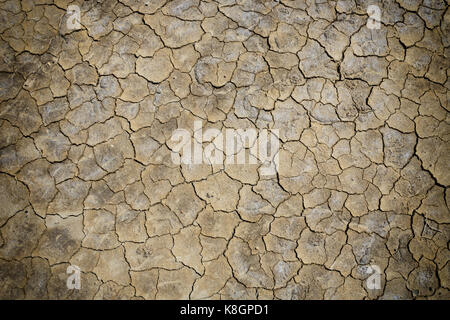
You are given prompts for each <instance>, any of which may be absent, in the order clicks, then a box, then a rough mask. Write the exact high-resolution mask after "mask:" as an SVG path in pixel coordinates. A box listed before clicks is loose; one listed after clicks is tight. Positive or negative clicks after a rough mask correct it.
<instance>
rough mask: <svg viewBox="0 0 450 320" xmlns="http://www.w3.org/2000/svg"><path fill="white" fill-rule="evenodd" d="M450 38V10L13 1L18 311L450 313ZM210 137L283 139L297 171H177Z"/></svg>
mask: <svg viewBox="0 0 450 320" xmlns="http://www.w3.org/2000/svg"><path fill="white" fill-rule="evenodd" d="M373 3H375V4H378V5H379V7H380V9H381V13H382V17H381V28H380V29H369V28H368V27H367V22H368V14H367V6H368V5H369V4H373ZM69 4H72V5H73V4H75V5H78V6H79V8H80V11H81V28H80V29H78V30H72V29H68V24H67V20H68V14H66V9H67V7H68V5H69ZM449 35H450V11H449V9H448V4H447V3H446V2H445V1H439V0H435V1H434V0H424V1H417V0H408V1H403V0H397V1H394V0H386V1H380V2H370V1H356V0H343V1H342V0H340V1H312V0H307V1H299V0H295V1H294V0H281V1H263V0H258V1H257V0H218V1H209V0H207V1H199V0H184V1H182V0H175V1H165V0H155V1H147V2H145V1H136V0H120V1H117V0H107V1H73V2H70V3H69V1H67V0H55V1H49V0H36V1H31V0H23V1H18V0H7V1H4V0H3V1H0V51H1V58H2V61H1V64H0V171H1V172H0V204H1V208H0V297H1V298H3V299H23V298H25V299H116V298H123V299H142V298H144V299H202V298H206V299H414V298H430V299H450V292H449V289H450V275H449V271H450V262H449V260H450V251H449V238H450V213H449V203H450V191H449V189H448V186H449V184H450V168H449V163H450V145H449V139H450V129H449V128H450V122H449V120H450V117H449V87H450V82H449V81H448V74H449V71H448V67H449V55H450V51H449V45H450V38H449ZM194 121H202V122H203V128H204V129H206V128H218V129H220V130H222V129H223V130H224V129H225V128H233V129H248V128H254V129H257V130H262V129H265V128H268V129H279V136H278V138H279V141H280V149H279V153H278V155H279V167H278V168H277V169H278V170H277V174H275V175H272V176H267V175H266V176H264V175H261V172H260V170H261V164H246V165H237V164H235V165H233V164H225V165H209V164H198V165H184V164H183V165H175V164H174V163H173V162H172V160H171V150H172V148H173V141H172V140H171V136H172V133H173V132H174V131H175V130H176V129H179V128H184V129H187V130H189V131H191V132H192V131H193V127H194ZM207 144H208V143H205V145H207ZM244 147H245V148H247V149H248V148H249V147H250V145H249V144H244ZM70 265H72V266H78V267H79V268H80V270H81V289H80V290H76V289H68V288H67V286H66V280H67V278H68V276H69V275H68V274H67V268H68V267H69V266H70ZM370 266H378V267H379V269H380V271H381V275H380V276H381V288H380V289H372V288H369V287H368V282H367V281H366V279H368V277H369V276H370V273H368V271H369V270H371V269H370V268H369V267H370Z"/></svg>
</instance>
